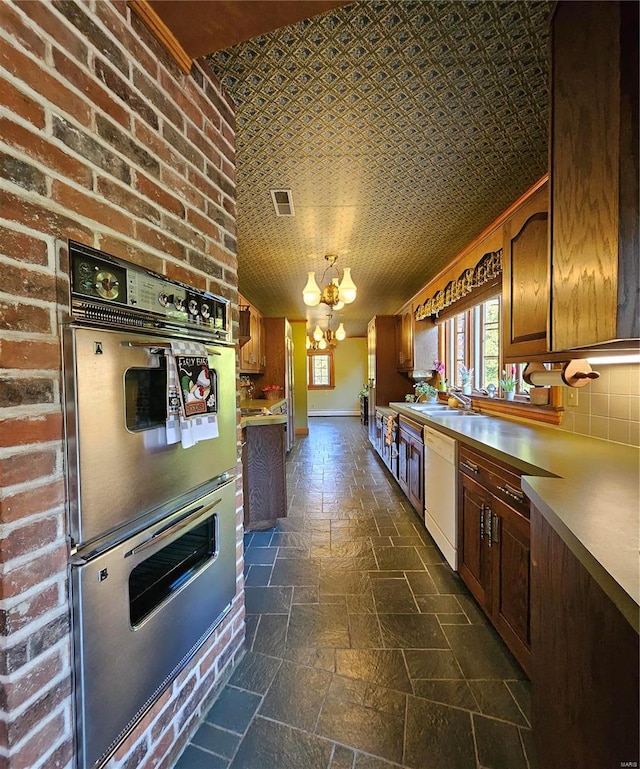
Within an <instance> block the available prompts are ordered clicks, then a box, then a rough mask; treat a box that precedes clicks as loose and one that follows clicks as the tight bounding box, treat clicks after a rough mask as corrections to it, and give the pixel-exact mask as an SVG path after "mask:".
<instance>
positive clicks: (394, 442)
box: [370, 411, 398, 478]
mask: <svg viewBox="0 0 640 769" xmlns="http://www.w3.org/2000/svg"><path fill="white" fill-rule="evenodd" d="M374 422H375V426H374V429H373V438H370V440H371V442H372V444H373V447H374V448H375V450H376V451H377V452H378V454H379V455H380V458H381V459H382V461H383V462H384V463H385V465H386V466H387V469H388V470H389V472H390V473H391V474H392V475H393V476H394V478H396V477H397V473H398V415H397V414H396V413H395V412H392V413H386V412H383V411H376V412H375V417H374Z"/></svg>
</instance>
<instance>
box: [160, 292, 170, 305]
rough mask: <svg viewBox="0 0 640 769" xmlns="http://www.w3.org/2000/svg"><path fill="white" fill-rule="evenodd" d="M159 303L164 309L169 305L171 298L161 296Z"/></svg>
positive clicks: (164, 295)
mask: <svg viewBox="0 0 640 769" xmlns="http://www.w3.org/2000/svg"><path fill="white" fill-rule="evenodd" d="M158 301H159V302H160V305H161V306H162V307H166V306H167V305H168V304H169V297H168V296H167V295H166V294H160V296H159V297H158Z"/></svg>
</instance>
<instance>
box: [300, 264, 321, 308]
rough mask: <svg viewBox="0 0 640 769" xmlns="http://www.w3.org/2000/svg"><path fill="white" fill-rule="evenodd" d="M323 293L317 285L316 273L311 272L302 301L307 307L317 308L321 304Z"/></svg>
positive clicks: (303, 291) (303, 290)
mask: <svg viewBox="0 0 640 769" xmlns="http://www.w3.org/2000/svg"><path fill="white" fill-rule="evenodd" d="M321 296H322V292H321V291H320V288H319V287H318V284H317V283H316V274H315V272H309V273H308V278H307V285H306V286H305V287H304V288H303V289H302V300H303V301H304V303H305V304H306V305H307V307H315V306H316V305H318V304H320V297H321Z"/></svg>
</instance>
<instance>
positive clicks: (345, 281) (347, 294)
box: [340, 267, 357, 304]
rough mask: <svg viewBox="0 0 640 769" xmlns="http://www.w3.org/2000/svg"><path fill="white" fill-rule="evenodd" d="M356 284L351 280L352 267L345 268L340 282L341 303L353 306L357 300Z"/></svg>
mask: <svg viewBox="0 0 640 769" xmlns="http://www.w3.org/2000/svg"><path fill="white" fill-rule="evenodd" d="M356 291H357V289H356V284H355V283H354V282H353V280H352V279H351V267H345V268H344V272H343V274H342V281H341V282H340V301H342V302H344V303H345V304H351V302H355V300H356Z"/></svg>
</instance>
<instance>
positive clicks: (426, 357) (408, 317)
mask: <svg viewBox="0 0 640 769" xmlns="http://www.w3.org/2000/svg"><path fill="white" fill-rule="evenodd" d="M414 311H415V305H414V304H413V303H409V304H408V305H406V306H405V307H403V308H402V310H401V311H400V312H399V313H398V314H397V315H396V316H395V317H396V368H397V369H398V371H402V372H405V373H407V374H409V375H416V374H417V373H418V372H419V373H420V376H422V377H424V376H429V374H430V372H432V371H433V361H434V360H435V359H436V358H437V357H438V329H437V327H436V326H435V324H434V323H433V322H432V321H431V320H421V321H416V319H415V316H414Z"/></svg>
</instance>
